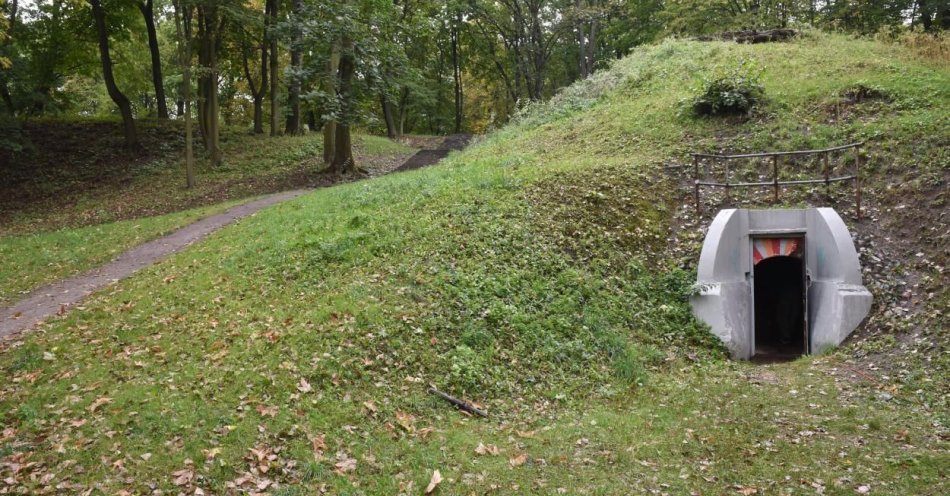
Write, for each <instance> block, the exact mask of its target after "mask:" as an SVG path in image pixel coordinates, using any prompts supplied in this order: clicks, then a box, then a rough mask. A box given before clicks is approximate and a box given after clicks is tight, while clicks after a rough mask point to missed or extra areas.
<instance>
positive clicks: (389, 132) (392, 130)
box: [379, 91, 399, 140]
mask: <svg viewBox="0 0 950 496" xmlns="http://www.w3.org/2000/svg"><path fill="white" fill-rule="evenodd" d="M379 103H380V105H381V106H382V109H383V121H384V122H385V123H386V136H388V137H389V139H391V140H394V139H396V138H398V137H399V136H398V135H397V134H396V120H395V119H394V118H393V104H392V103H390V101H389V97H388V96H387V95H386V92H385V91H384V92H382V93H380V94H379Z"/></svg>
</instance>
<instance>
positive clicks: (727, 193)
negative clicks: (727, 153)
mask: <svg viewBox="0 0 950 496" xmlns="http://www.w3.org/2000/svg"><path fill="white" fill-rule="evenodd" d="M723 162H725V164H726V203H730V201H731V200H732V198H731V197H730V196H729V159H728V158H727V159H724V160H723Z"/></svg>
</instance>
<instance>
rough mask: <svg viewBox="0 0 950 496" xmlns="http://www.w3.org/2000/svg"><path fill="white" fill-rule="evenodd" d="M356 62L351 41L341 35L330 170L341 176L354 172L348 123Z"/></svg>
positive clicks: (350, 114)
mask: <svg viewBox="0 0 950 496" xmlns="http://www.w3.org/2000/svg"><path fill="white" fill-rule="evenodd" d="M354 72H356V60H355V57H354V53H353V40H352V39H351V38H350V37H349V35H343V40H342V41H341V43H340V90H339V96H340V122H338V123H337V126H336V143H335V147H334V148H335V150H334V153H333V163H332V164H331V166H330V169H331V170H333V171H335V172H337V173H340V174H343V173H347V172H352V171H355V170H356V163H355V162H354V161H353V142H352V140H351V138H350V122H351V121H352V119H353V94H352V93H353V74H354Z"/></svg>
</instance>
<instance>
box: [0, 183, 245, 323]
mask: <svg viewBox="0 0 950 496" xmlns="http://www.w3.org/2000/svg"><path fill="white" fill-rule="evenodd" d="M238 203H241V202H240V201H232V202H225V203H222V204H218V205H213V206H210V207H201V208H195V209H191V210H186V211H184V212H177V213H174V214H167V215H160V216H156V217H146V218H142V219H136V220H126V221H120V222H113V223H110V224H102V225H97V226H89V227H82V228H78V229H63V230H60V231H53V232H46V233H40V234H30V235H21V236H7V237H3V238H0V260H2V263H0V304H4V303H12V302H14V301H16V300H17V299H18V297H20V296H22V295H23V294H25V293H28V292H29V291H30V290H32V289H35V288H37V287H39V286H42V285H43V284H47V283H50V282H54V281H57V280H60V279H64V278H66V277H70V276H73V275H76V274H79V273H81V272H83V271H85V270H88V269H91V268H93V267H96V266H99V265H101V264H103V263H105V262H108V261H109V260H111V259H113V258H115V257H116V256H118V255H119V254H121V253H122V252H124V251H126V250H128V249H130V248H132V247H133V246H136V245H139V244H142V243H144V242H146V241H149V240H152V239H155V238H157V237H159V236H162V235H164V234H168V233H170V232H172V231H174V230H175V229H178V228H180V227H183V226H186V225H188V224H191V223H192V222H195V221H197V220H199V219H201V218H202V217H207V216H209V215H213V214H216V213H219V212H223V211H224V210H227V209H228V208H229V207H231V206H234V205H237V204H238Z"/></svg>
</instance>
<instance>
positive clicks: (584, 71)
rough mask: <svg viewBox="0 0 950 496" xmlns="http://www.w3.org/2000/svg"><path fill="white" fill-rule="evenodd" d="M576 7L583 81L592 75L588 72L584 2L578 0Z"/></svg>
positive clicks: (578, 66)
mask: <svg viewBox="0 0 950 496" xmlns="http://www.w3.org/2000/svg"><path fill="white" fill-rule="evenodd" d="M575 5H576V8H577V15H578V17H579V20H578V21H577V51H578V54H577V55H578V57H577V68H578V71H579V72H580V76H581V79H587V76H589V75H590V73H589V72H587V37H586V35H585V34H584V15H583V12H582V10H581V9H582V8H583V6H584V3H583V0H577V3H576V4H575Z"/></svg>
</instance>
